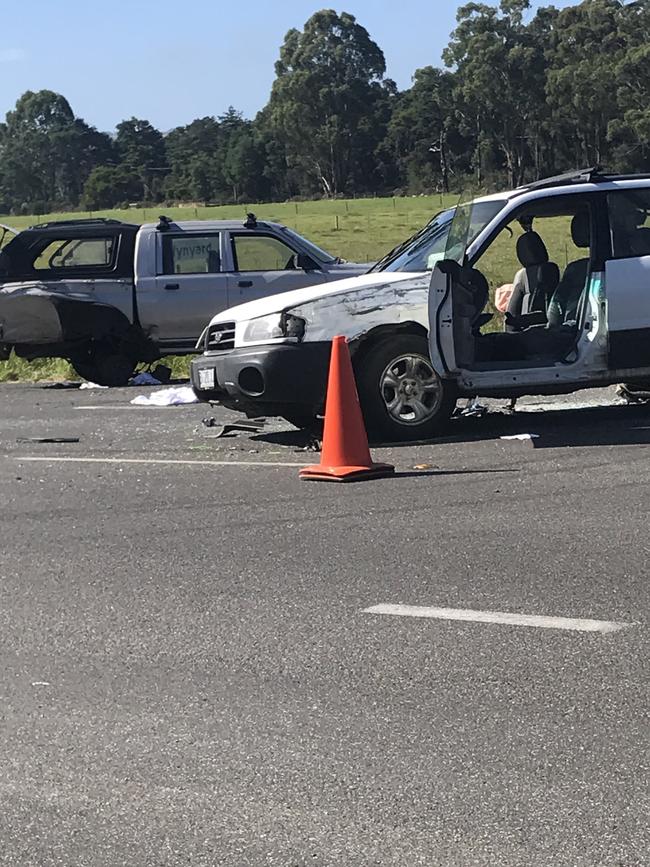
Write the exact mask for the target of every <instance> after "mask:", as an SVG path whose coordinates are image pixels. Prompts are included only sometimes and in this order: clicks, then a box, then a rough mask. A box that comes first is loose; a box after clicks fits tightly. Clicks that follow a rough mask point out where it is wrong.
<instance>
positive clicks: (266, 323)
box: [242, 311, 305, 343]
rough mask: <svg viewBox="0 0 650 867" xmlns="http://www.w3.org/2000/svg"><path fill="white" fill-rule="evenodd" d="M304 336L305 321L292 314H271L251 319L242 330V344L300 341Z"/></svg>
mask: <svg viewBox="0 0 650 867" xmlns="http://www.w3.org/2000/svg"><path fill="white" fill-rule="evenodd" d="M304 334H305V320H304V319H301V318H300V316H294V315H293V314H292V313H287V312H286V311H285V312H284V313H271V314H270V315H269V316H260V317H259V318H258V319H251V321H250V322H249V323H248V325H247V326H246V329H245V330H244V336H243V338H242V343H264V342H265V341H267V340H278V339H279V338H282V337H285V338H293V339H294V340H302V338H303V337H304Z"/></svg>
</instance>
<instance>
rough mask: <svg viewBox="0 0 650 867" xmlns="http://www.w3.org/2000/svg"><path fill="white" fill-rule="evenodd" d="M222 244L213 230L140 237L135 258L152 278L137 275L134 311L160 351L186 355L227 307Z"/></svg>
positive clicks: (174, 232) (175, 230)
mask: <svg viewBox="0 0 650 867" xmlns="http://www.w3.org/2000/svg"><path fill="white" fill-rule="evenodd" d="M221 241H222V239H221V233H220V232H218V231H206V230H204V231H191V230H190V231H186V230H181V229H178V228H177V227H174V228H172V229H170V230H168V231H166V232H156V233H152V234H149V235H148V236H146V237H144V236H143V237H142V238H141V244H140V246H141V247H142V249H140V250H139V252H138V257H137V258H138V259H140V258H141V257H144V259H145V264H146V263H149V268H150V270H151V273H152V275H153V276H146V275H143V274H139V273H138V274H137V275H136V288H137V298H138V312H139V316H140V323H141V324H142V327H143V328H144V330H145V331H146V332H149V333H151V336H152V337H153V339H154V340H156V342H157V343H159V344H160V347H161V349H163V350H167V351H169V352H172V351H178V352H182V351H184V350H191V349H192V348H193V347H194V345H195V344H196V341H197V340H198V337H199V335H200V333H201V331H202V329H203V328H204V327H205V325H206V324H207V323H208V322H209V321H210V319H211V318H212V317H213V316H214V315H215V313H219V312H220V311H221V310H224V309H225V308H226V307H228V291H227V277H226V274H225V273H223V271H222V269H221V261H222V250H221ZM154 262H155V267H154Z"/></svg>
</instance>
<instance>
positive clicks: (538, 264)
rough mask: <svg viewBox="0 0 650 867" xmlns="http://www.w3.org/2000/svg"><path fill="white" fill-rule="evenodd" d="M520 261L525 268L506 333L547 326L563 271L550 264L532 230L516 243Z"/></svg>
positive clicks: (515, 290) (518, 280)
mask: <svg viewBox="0 0 650 867" xmlns="http://www.w3.org/2000/svg"><path fill="white" fill-rule="evenodd" d="M517 258H518V259H519V262H520V263H521V265H522V268H521V270H520V271H518V272H517V274H516V275H515V279H514V288H513V290H512V295H511V296H510V301H509V302H508V309H507V312H506V330H507V331H520V330H521V329H522V328H527V327H528V326H529V325H540V324H543V323H544V322H546V308H547V307H548V303H549V301H550V299H551V297H552V295H553V292H554V291H555V290H556V288H557V286H558V283H559V281H560V269H559V268H558V266H557V265H556V264H555V262H549V258H548V250H547V249H546V244H545V243H544V241H543V240H542V239H541V238H540V236H539V235H538V234H537V232H533V231H532V230H531V231H529V232H524V234H523V235H521V236H520V237H519V238H518V239H517Z"/></svg>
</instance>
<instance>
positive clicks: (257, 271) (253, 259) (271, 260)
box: [228, 232, 327, 307]
mask: <svg viewBox="0 0 650 867" xmlns="http://www.w3.org/2000/svg"><path fill="white" fill-rule="evenodd" d="M229 254H230V255H229V261H230V263H231V267H232V269H233V270H232V271H231V272H230V273H229V274H228V303H229V306H230V307H234V306H235V305H237V304H245V303H246V302H247V301H255V300H257V299H258V298H265V297H266V296H268V295H275V294H278V293H280V292H289V291H291V290H292V289H302V288H303V287H305V286H312V285H315V284H318V283H324V282H325V281H326V280H327V274H326V273H325V272H324V271H321V270H320V269H314V270H313V271H304V270H303V269H302V268H297V267H295V259H296V257H297V256H298V251H297V250H296V249H295V248H293V247H291V246H290V245H289V244H288V243H287V241H286V240H285V239H280V238H276V237H275V236H273V235H272V234H270V233H268V232H266V233H256V234H252V233H250V232H248V233H238V232H232V233H231V235H230V244H229ZM285 264H291V265H294V267H290V268H287V267H283V266H284V265H285Z"/></svg>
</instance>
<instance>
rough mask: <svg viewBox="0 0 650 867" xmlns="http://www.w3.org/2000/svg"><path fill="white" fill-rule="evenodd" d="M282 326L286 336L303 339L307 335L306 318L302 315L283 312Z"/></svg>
mask: <svg viewBox="0 0 650 867" xmlns="http://www.w3.org/2000/svg"><path fill="white" fill-rule="evenodd" d="M280 328H281V329H282V333H283V335H284V336H285V337H295V338H296V340H302V338H303V337H304V336H305V320H304V319H301V318H300V316H294V315H293V313H286V312H285V313H283V314H282V316H281V317H280Z"/></svg>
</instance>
